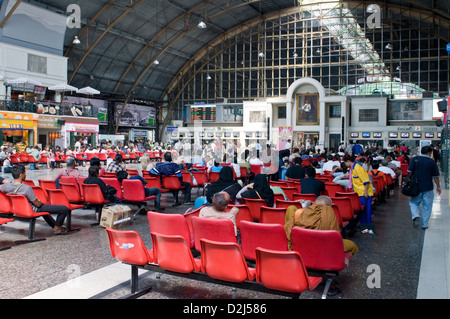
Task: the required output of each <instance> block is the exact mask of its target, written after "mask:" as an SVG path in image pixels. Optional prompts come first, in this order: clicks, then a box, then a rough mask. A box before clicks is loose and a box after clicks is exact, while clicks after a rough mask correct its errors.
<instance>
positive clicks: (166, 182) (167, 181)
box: [162, 175, 183, 191]
mask: <svg viewBox="0 0 450 319" xmlns="http://www.w3.org/2000/svg"><path fill="white" fill-rule="evenodd" d="M162 187H163V188H165V189H169V190H172V191H177V190H180V189H182V188H183V187H182V186H181V184H180V179H179V178H178V176H176V175H170V176H162Z"/></svg>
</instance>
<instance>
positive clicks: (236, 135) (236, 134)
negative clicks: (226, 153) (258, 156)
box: [233, 132, 241, 137]
mask: <svg viewBox="0 0 450 319" xmlns="http://www.w3.org/2000/svg"><path fill="white" fill-rule="evenodd" d="M239 136H241V133H239V132H234V133H233V137H239Z"/></svg>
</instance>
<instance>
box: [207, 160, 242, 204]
mask: <svg viewBox="0 0 450 319" xmlns="http://www.w3.org/2000/svg"><path fill="white" fill-rule="evenodd" d="M240 189H241V185H239V184H238V183H237V182H236V181H235V180H234V179H233V169H232V168H231V167H230V166H224V167H223V168H222V170H221V171H220V173H219V179H218V180H216V181H215V182H213V183H211V184H210V185H208V187H207V192H206V199H207V201H208V202H209V203H212V197H213V195H214V194H216V193H219V192H222V191H225V192H227V193H228V194H229V195H230V198H231V200H233V201H234V199H235V198H236V194H237V192H238V191H239V190H240Z"/></svg>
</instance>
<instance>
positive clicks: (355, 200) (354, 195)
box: [335, 192, 363, 213]
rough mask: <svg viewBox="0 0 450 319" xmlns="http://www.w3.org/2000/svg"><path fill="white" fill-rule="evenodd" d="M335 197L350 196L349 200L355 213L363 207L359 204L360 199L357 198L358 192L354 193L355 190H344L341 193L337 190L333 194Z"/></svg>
mask: <svg viewBox="0 0 450 319" xmlns="http://www.w3.org/2000/svg"><path fill="white" fill-rule="evenodd" d="M335 197H347V198H350V200H351V202H352V208H353V211H354V212H355V213H357V212H359V211H361V210H362V209H363V207H362V206H361V201H360V199H359V196H358V193H356V192H347V193H345V192H343V193H339V192H337V193H336V194H335Z"/></svg>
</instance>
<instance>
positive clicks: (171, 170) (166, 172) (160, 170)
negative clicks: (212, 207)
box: [150, 152, 193, 206]
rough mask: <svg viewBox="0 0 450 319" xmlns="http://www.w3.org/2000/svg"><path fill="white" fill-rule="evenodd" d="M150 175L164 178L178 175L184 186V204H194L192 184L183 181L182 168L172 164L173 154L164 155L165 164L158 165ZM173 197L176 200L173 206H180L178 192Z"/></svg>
mask: <svg viewBox="0 0 450 319" xmlns="http://www.w3.org/2000/svg"><path fill="white" fill-rule="evenodd" d="M150 173H151V174H154V175H162V176H170V175H177V177H178V179H179V180H180V184H181V186H184V202H183V203H184V204H193V202H191V184H190V183H188V182H184V181H183V174H181V171H180V167H179V166H178V165H177V164H176V163H173V162H172V154H171V153H170V152H166V153H164V156H163V162H159V163H157V164H156V166H155V167H154V168H152V169H151V170H150ZM173 196H174V198H175V203H174V204H173V205H172V206H178V205H180V203H179V202H178V190H176V191H174V192H173Z"/></svg>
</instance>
